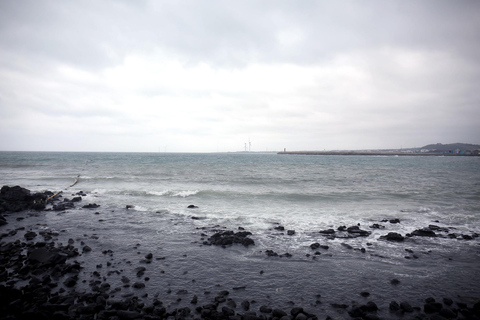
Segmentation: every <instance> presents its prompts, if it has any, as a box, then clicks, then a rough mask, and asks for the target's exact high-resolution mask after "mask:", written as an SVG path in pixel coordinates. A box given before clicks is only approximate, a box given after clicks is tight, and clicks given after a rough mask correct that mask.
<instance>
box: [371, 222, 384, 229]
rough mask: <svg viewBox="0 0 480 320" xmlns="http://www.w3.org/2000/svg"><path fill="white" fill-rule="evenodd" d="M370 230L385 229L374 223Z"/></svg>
mask: <svg viewBox="0 0 480 320" xmlns="http://www.w3.org/2000/svg"><path fill="white" fill-rule="evenodd" d="M370 228H372V229H385V226H382V225H380V224H378V223H374V224H372V225H371V226H370Z"/></svg>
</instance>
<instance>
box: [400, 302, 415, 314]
mask: <svg viewBox="0 0 480 320" xmlns="http://www.w3.org/2000/svg"><path fill="white" fill-rule="evenodd" d="M400 309H401V310H402V311H403V312H408V313H409V312H413V307H412V306H411V305H410V303H408V302H406V301H403V302H401V303H400Z"/></svg>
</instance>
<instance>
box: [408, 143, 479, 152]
mask: <svg viewBox="0 0 480 320" xmlns="http://www.w3.org/2000/svg"><path fill="white" fill-rule="evenodd" d="M418 149H428V150H437V151H450V150H457V149H459V150H460V151H466V150H470V151H473V150H479V149H480V144H469V143H449V144H441V143H437V144H429V145H426V146H424V147H421V148H418Z"/></svg>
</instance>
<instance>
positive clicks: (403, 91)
mask: <svg viewBox="0 0 480 320" xmlns="http://www.w3.org/2000/svg"><path fill="white" fill-rule="evenodd" d="M478 12H480V3H479V2H477V1H460V2H455V3H453V2H451V1H422V2H417V1H391V2H388V3H385V2H384V1H364V2H358V1H335V2H333V1H331V2H327V1H321V2H317V1H302V2H294V1H262V2H253V1H238V2H224V1H174V2H173V1H172V2H167V1H165V2H163V1H136V2H131V1H101V2H99V1H83V2H75V1H41V2H40V1H21V2H18V1H2V2H0V136H1V138H0V150H54V151H153V152H156V151H159V150H161V151H165V150H166V151H171V152H215V151H237V150H242V149H243V147H244V143H245V142H248V140H249V139H250V140H251V141H252V150H255V151H264V150H282V149H283V148H287V149H289V150H323V149H327V150H330V149H365V148H400V147H402V146H403V147H413V146H422V145H425V144H429V143H436V142H443V143H449V142H468V143H479V142H480V141H478V137H480V129H479V125H478V119H480V107H479V102H480V95H479V93H478V91H479V90H478V89H477V87H478V82H479V78H480V66H479V63H478V61H477V60H478V57H479V56H480V47H479V46H480V41H479V40H480V19H479V17H478Z"/></svg>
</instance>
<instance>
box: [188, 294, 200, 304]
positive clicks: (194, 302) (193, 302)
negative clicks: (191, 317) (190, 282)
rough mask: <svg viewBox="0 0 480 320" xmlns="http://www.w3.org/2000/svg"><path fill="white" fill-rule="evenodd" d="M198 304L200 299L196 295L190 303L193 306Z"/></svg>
mask: <svg viewBox="0 0 480 320" xmlns="http://www.w3.org/2000/svg"><path fill="white" fill-rule="evenodd" d="M197 302H198V297H197V296H196V295H194V296H193V297H192V300H191V301H190V303H191V304H197Z"/></svg>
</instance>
